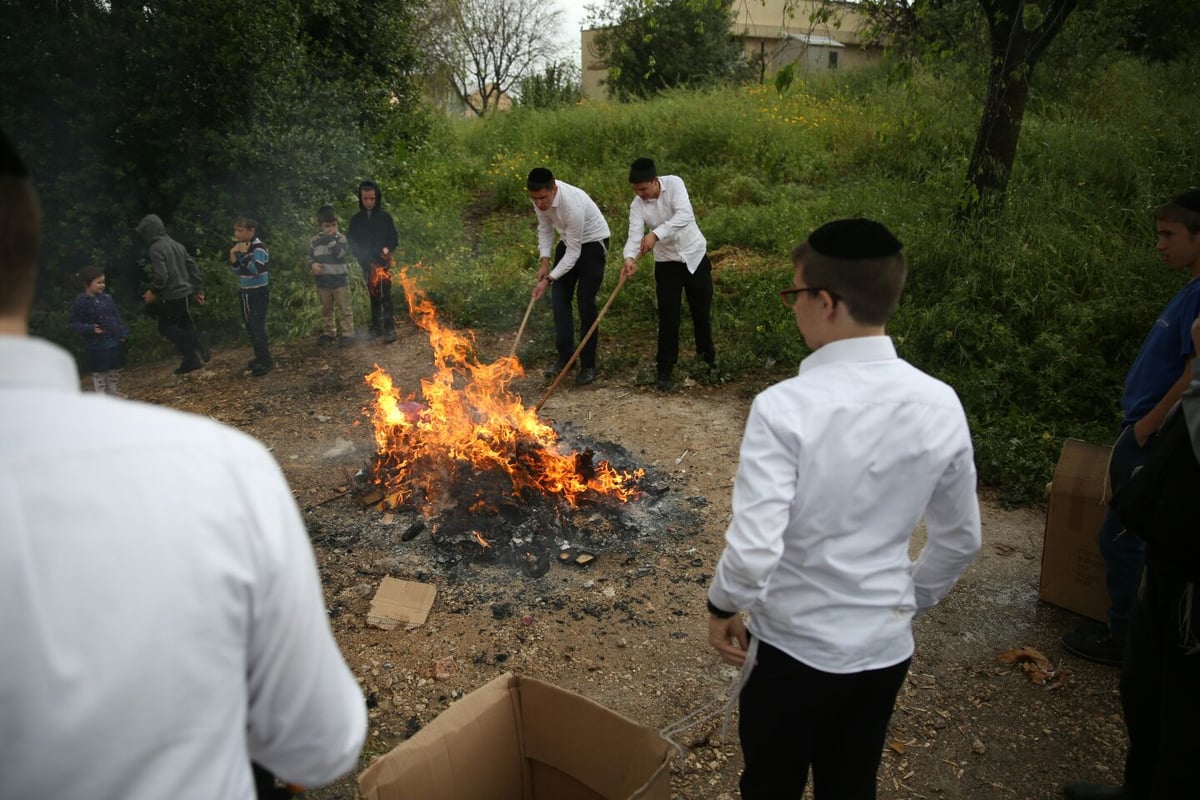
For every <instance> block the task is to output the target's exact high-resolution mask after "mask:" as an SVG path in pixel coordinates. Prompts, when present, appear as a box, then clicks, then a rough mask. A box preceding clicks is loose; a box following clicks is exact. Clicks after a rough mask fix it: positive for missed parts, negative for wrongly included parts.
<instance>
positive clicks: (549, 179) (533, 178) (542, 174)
mask: <svg viewBox="0 0 1200 800" xmlns="http://www.w3.org/2000/svg"><path fill="white" fill-rule="evenodd" d="M548 183H554V173H553V172H551V171H550V170H548V169H546V168H545V167H534V168H533V169H531V170H529V177H528V178H527V179H526V180H525V185H526V186H545V185H546V184H548Z"/></svg>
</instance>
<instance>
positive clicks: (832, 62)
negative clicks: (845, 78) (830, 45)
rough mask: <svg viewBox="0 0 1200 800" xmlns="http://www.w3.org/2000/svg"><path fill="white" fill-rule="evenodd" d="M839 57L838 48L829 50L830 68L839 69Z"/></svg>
mask: <svg viewBox="0 0 1200 800" xmlns="http://www.w3.org/2000/svg"><path fill="white" fill-rule="evenodd" d="M837 57H838V51H837V50H830V51H829V68H830V69H837Z"/></svg>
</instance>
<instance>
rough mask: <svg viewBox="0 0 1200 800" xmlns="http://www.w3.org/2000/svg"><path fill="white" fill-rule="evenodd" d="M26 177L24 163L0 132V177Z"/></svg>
mask: <svg viewBox="0 0 1200 800" xmlns="http://www.w3.org/2000/svg"><path fill="white" fill-rule="evenodd" d="M28 177H29V171H28V170H26V169H25V164H24V163H23V162H22V161H21V157H20V156H19V155H17V151H16V150H15V149H13V146H12V142H10V141H9V140H8V137H7V136H5V135H4V134H3V133H2V132H0V178H28Z"/></svg>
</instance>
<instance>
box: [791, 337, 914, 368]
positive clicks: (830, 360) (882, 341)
mask: <svg viewBox="0 0 1200 800" xmlns="http://www.w3.org/2000/svg"><path fill="white" fill-rule="evenodd" d="M894 358H896V346H895V345H894V344H893V343H892V337H890V336H855V337H854V338H851V339H838V340H837V341H836V342H830V343H829V344H827V345H825V346H824V347H821V348H818V349H817V351H816V352H814V353H813V354H812V355H810V356H809V357H808V358H806V359H804V360H803V361H801V362H800V374H801V375H803V374H804V373H805V372H806V371H807V370H810V369H816V368H817V367H823V366H825V365H826V364H838V363H853V362H862V361H887V360H890V359H894Z"/></svg>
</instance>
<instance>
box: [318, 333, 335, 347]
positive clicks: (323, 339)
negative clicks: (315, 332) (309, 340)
mask: <svg viewBox="0 0 1200 800" xmlns="http://www.w3.org/2000/svg"><path fill="white" fill-rule="evenodd" d="M334 341H335V337H333V336H330V335H329V334H328V333H322V334H321V335H320V336H318V337H317V344H333V343H334Z"/></svg>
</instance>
